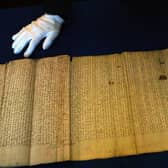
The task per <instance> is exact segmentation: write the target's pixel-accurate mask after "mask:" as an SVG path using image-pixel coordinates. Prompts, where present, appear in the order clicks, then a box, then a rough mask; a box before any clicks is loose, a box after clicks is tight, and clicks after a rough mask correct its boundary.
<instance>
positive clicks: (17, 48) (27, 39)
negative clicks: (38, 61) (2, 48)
mask: <svg viewBox="0 0 168 168" xmlns="http://www.w3.org/2000/svg"><path fill="white" fill-rule="evenodd" d="M30 40H31V39H30V38H26V39H23V40H22V41H21V42H20V43H19V45H18V46H16V47H15V51H14V53H15V54H19V53H20V52H21V51H22V50H23V48H25V46H26V45H27V44H28V43H29V42H30Z"/></svg>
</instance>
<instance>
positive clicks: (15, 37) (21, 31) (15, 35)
mask: <svg viewBox="0 0 168 168" xmlns="http://www.w3.org/2000/svg"><path fill="white" fill-rule="evenodd" d="M23 31H24V29H23V28H22V29H21V30H20V31H19V32H18V33H16V34H14V35H13V36H12V40H16V39H17V37H18V36H19V35H20V34H22V33H23Z"/></svg>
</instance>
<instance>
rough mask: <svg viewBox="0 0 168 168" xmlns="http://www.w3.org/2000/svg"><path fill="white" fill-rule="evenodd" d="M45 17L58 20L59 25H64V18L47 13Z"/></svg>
mask: <svg viewBox="0 0 168 168" xmlns="http://www.w3.org/2000/svg"><path fill="white" fill-rule="evenodd" d="M44 16H45V17H46V18H51V19H54V20H56V21H57V22H58V23H60V24H63V23H64V19H63V18H62V17H60V16H59V15H50V14H48V13H45V14H44Z"/></svg>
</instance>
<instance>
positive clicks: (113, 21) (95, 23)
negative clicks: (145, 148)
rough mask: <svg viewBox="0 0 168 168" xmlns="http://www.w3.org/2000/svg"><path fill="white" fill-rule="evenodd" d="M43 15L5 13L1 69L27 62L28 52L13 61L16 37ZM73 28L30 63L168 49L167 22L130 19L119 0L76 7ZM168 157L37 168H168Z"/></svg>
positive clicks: (24, 10) (26, 10)
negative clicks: (64, 55) (15, 61)
mask: <svg viewBox="0 0 168 168" xmlns="http://www.w3.org/2000/svg"><path fill="white" fill-rule="evenodd" d="M43 13H44V10H43V7H42V6H41V5H36V6H29V7H19V8H7V9H6V8H5V9H0V19H1V21H2V23H3V24H1V26H0V31H1V40H0V46H1V50H0V63H7V62H8V61H10V60H16V59H23V52H22V53H20V54H18V55H14V54H13V50H12V48H11V44H12V39H11V37H12V35H13V34H15V33H17V32H18V31H19V30H20V29H21V28H22V27H23V26H25V25H27V24H28V23H30V22H31V21H32V20H33V19H36V18H37V17H39V16H41V15H42V14H43ZM72 18H73V19H72V21H71V23H69V24H67V25H66V26H64V28H63V31H62V32H61V35H60V36H59V38H58V39H56V40H55V41H54V43H53V45H52V46H51V47H50V48H49V49H48V50H46V51H43V50H42V48H41V45H42V42H41V43H40V44H39V46H38V47H37V48H36V50H35V51H34V53H33V54H32V55H31V57H30V58H33V59H34V58H42V57H47V56H56V55H62V54H68V55H70V56H72V57H74V56H75V57H76V56H85V55H97V56H98V55H101V54H112V53H120V52H123V51H137V50H157V49H164V48H168V43H167V39H168V16H162V17H161V16H135V15H131V16H130V15H128V14H127V13H126V11H125V10H123V7H122V6H121V4H120V3H119V0H113V1H110V0H107V3H106V4H105V3H103V2H102V1H100V0H97V1H96V5H95V2H94V0H93V1H83V2H75V3H74V4H73V12H72ZM167 164H168V152H159V153H151V154H143V155H137V156H128V157H120V158H109V159H95V160H90V161H79V162H71V161H67V162H62V163H54V164H46V165H38V166H33V167H37V168H38V167H50V168H51V167H54V168H86V167H87V168H102V167H104V166H106V167H113V168H119V167H122V168H135V167H136V168H142V167H143V168H149V167H153V168H163V167H165V168H167Z"/></svg>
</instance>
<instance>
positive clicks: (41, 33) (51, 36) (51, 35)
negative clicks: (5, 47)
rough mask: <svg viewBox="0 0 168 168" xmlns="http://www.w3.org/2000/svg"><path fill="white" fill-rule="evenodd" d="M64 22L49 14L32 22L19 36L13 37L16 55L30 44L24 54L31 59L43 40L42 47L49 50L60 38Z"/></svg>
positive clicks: (58, 17)
mask: <svg viewBox="0 0 168 168" xmlns="http://www.w3.org/2000/svg"><path fill="white" fill-rule="evenodd" d="M63 22H64V20H63V19H62V18H61V17H60V16H58V15H49V14H47V13H45V14H44V15H42V16H41V17H39V18H37V19H36V20H35V21H32V22H31V24H29V25H27V26H26V27H23V28H22V29H21V30H20V31H19V32H18V33H17V34H15V35H13V36H12V39H13V40H14V42H13V43H12V48H13V50H14V54H19V53H20V52H21V51H22V50H23V48H24V47H25V46H26V45H27V44H28V43H29V42H30V44H29V46H28V48H27V50H26V51H25V53H24V57H29V56H30V55H31V54H32V52H33V51H34V49H35V48H36V46H37V45H38V44H39V43H40V41H41V40H42V39H43V38H45V40H44V42H43V46H42V47H43V49H44V50H46V49H48V48H49V47H50V46H51V45H52V43H53V41H54V40H55V39H56V38H57V37H58V35H59V33H60V30H61V27H62V24H63Z"/></svg>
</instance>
